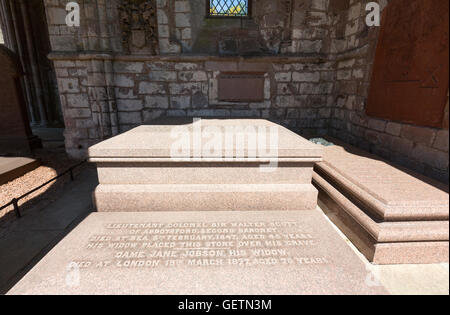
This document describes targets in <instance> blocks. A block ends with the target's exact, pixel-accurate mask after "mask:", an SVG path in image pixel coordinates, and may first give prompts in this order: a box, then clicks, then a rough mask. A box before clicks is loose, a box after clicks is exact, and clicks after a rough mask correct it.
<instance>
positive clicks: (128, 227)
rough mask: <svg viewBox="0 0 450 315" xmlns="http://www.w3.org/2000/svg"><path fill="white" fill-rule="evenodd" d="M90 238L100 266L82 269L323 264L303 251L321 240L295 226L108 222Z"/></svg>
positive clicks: (321, 259)
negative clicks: (99, 256)
mask: <svg viewBox="0 0 450 315" xmlns="http://www.w3.org/2000/svg"><path fill="white" fill-rule="evenodd" d="M104 228H105V230H106V231H105V232H104V233H103V234H95V235H92V236H90V237H89V240H88V242H87V244H86V249H89V250H93V251H101V252H102V253H104V254H105V260H103V261H82V262H76V263H79V264H80V268H82V269H86V268H108V267H114V268H128V269H136V268H157V267H162V268H167V267H182V266H191V267H205V266H211V267H218V266H243V267H253V266H262V265H263V266H271V265H297V266H298V265H324V264H329V263H330V260H329V259H328V258H326V257H315V256H314V257H312V256H311V255H310V254H309V255H308V254H307V252H308V251H305V249H307V248H312V247H316V246H318V245H319V240H318V239H317V238H316V237H315V236H314V235H312V234H311V233H310V232H308V231H303V230H302V229H301V227H300V226H299V225H298V223H296V222H245V223H244V222H227V223H224V222H212V223H195V222H193V223H186V222H178V223H136V224H133V223H110V224H106V225H105V226H104Z"/></svg>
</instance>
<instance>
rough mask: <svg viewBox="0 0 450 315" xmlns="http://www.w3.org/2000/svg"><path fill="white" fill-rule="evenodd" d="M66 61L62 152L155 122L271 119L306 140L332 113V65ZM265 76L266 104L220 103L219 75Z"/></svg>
mask: <svg viewBox="0 0 450 315" xmlns="http://www.w3.org/2000/svg"><path fill="white" fill-rule="evenodd" d="M101 58H103V57H101V56H94V55H91V56H88V55H85V56H83V59H86V60H80V56H78V57H77V58H73V57H71V58H70V57H66V58H64V60H63V59H61V57H59V59H58V60H55V61H54V63H55V68H56V71H57V73H59V76H58V84H59V90H60V95H61V102H62V104H63V110H64V116H65V119H66V146H67V151H68V152H69V153H70V154H71V155H73V156H76V157H80V158H82V157H84V156H85V152H86V149H87V148H88V147H89V146H90V145H92V144H94V143H96V142H99V141H102V140H104V139H106V138H107V137H110V136H112V135H116V134H118V133H121V132H125V131H127V130H130V129H131V128H134V127H136V126H138V125H141V124H145V123H148V122H150V121H151V120H153V119H156V118H159V117H161V116H169V117H243V118H246V117H252V118H266V119H267V118H270V119H272V120H274V121H276V122H278V123H280V124H282V125H284V126H287V127H289V128H290V129H293V130H295V131H298V132H301V133H302V134H305V135H308V134H310V135H313V134H325V133H326V132H327V128H328V125H327V122H328V120H329V118H330V114H331V111H332V107H331V105H332V103H331V98H330V97H329V94H330V93H331V92H332V91H333V88H334V83H333V78H334V75H333V67H334V64H333V63H332V62H325V61H324V60H321V59H313V58H297V59H295V60H292V61H291V62H289V63H285V62H283V63H280V61H279V60H278V59H277V58H273V57H261V58H258V59H252V60H249V61H237V60H236V59H234V58H231V59H229V60H226V61H225V60H223V59H217V58H211V57H195V58H192V57H177V58H169V57H152V58H150V60H148V59H149V58H147V57H142V58H134V57H126V56H122V57H118V58H116V59H113V58H112V57H111V58H106V59H103V60H102V59H101ZM227 69H228V70H233V72H236V73H253V72H255V71H256V72H258V73H263V74H264V80H265V83H264V100H263V101H262V102H258V103H249V102H223V101H220V100H219V99H218V76H219V74H220V73H221V72H222V71H226V70H227Z"/></svg>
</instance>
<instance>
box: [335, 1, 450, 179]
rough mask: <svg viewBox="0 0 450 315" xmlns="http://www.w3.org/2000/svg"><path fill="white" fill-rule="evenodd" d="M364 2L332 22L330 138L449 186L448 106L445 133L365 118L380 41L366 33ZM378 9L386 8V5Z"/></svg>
mask: <svg viewBox="0 0 450 315" xmlns="http://www.w3.org/2000/svg"><path fill="white" fill-rule="evenodd" d="M367 2H369V1H365V0H364V1H356V0H352V1H350V2H348V9H345V8H346V6H344V7H343V8H344V10H342V11H340V12H338V13H337V14H336V15H335V18H334V22H333V23H334V24H335V25H336V28H335V34H334V37H335V38H333V41H334V44H333V45H332V50H331V52H332V53H333V54H334V58H335V60H336V66H337V69H336V70H337V71H336V88H335V91H334V97H335V103H334V105H335V106H334V109H333V114H332V119H331V121H330V129H329V133H330V135H332V136H334V137H337V138H340V139H342V140H344V141H346V142H348V143H350V144H353V145H356V146H358V147H361V148H363V149H365V150H367V151H370V152H373V153H375V154H377V155H379V156H381V157H384V158H386V159H388V160H391V161H393V162H395V163H398V164H400V165H403V166H406V167H408V168H410V169H413V170H416V171H418V172H420V173H424V174H426V175H428V176H431V177H434V178H436V179H439V180H441V181H448V176H449V155H448V152H449V131H448V104H447V112H446V115H445V116H446V122H445V123H444V125H445V128H444V129H436V128H428V127H420V126H414V125H410V124H406V123H398V122H394V121H388V120H383V119H376V118H372V117H369V116H367V115H366V105H367V98H368V89H369V86H370V79H371V72H372V65H373V60H374V56H375V49H376V44H377V36H378V28H368V27H367V26H366V24H365V16H366V11H365V7H366V3H367ZM380 3H381V4H382V5H384V6H385V5H386V4H387V1H380ZM341 8H342V7H341ZM418 105H420V104H418Z"/></svg>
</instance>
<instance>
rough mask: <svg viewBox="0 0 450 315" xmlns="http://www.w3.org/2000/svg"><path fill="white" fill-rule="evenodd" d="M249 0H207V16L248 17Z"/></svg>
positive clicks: (249, 9)
mask: <svg viewBox="0 0 450 315" xmlns="http://www.w3.org/2000/svg"><path fill="white" fill-rule="evenodd" d="M251 2H252V1H251V0H207V15H208V16H209V17H249V16H250V11H251Z"/></svg>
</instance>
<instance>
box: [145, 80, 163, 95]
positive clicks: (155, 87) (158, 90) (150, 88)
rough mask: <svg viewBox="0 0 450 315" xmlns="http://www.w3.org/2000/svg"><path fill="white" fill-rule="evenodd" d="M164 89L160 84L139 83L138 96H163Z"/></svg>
mask: <svg viewBox="0 0 450 315" xmlns="http://www.w3.org/2000/svg"><path fill="white" fill-rule="evenodd" d="M165 93H166V89H165V87H164V85H163V84H162V83H153V82H141V83H140V84H139V94H165Z"/></svg>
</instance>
